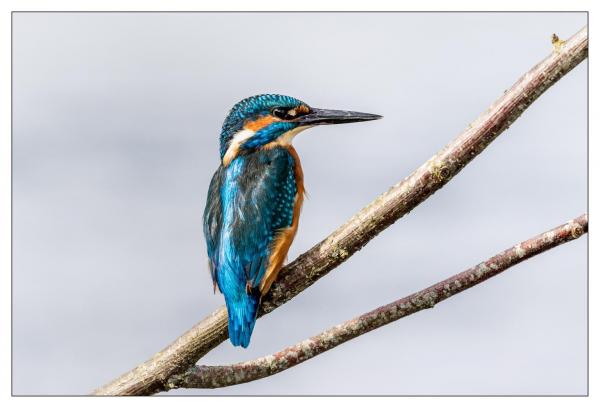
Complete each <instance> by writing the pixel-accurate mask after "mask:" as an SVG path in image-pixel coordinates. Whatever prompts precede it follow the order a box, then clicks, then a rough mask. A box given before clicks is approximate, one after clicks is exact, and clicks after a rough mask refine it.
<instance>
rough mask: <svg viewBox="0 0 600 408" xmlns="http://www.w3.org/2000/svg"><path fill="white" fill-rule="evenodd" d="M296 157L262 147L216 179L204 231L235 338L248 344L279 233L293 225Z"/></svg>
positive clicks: (214, 275) (209, 199) (230, 335)
mask: <svg viewBox="0 0 600 408" xmlns="http://www.w3.org/2000/svg"><path fill="white" fill-rule="evenodd" d="M294 166H295V162H294V158H293V157H292V155H291V154H290V153H289V152H288V151H287V149H285V148H283V147H276V148H273V149H268V150H258V151H255V152H253V153H249V154H244V155H241V156H239V157H237V158H236V159H235V160H233V161H232V162H231V163H230V164H229V166H227V167H226V168H224V167H223V166H220V167H219V169H218V170H217V172H216V173H215V175H214V176H213V181H212V182H211V187H210V189H209V196H208V200H207V202H209V203H211V204H210V205H207V207H206V211H205V221H204V231H205V235H206V237H207V243H208V253H209V258H210V263H211V272H212V274H213V279H215V280H216V283H217V285H218V287H219V290H220V291H221V292H222V293H223V295H224V296H225V303H226V305H227V310H228V311H229V337H230V339H231V342H232V343H233V345H235V346H238V345H241V346H242V347H247V346H248V343H249V341H250V335H251V334H252V330H253V328H254V322H255V320H256V312H257V309H258V305H259V301H260V296H261V293H260V291H259V290H258V287H259V285H260V282H261V280H262V279H263V277H264V274H265V270H266V268H267V266H268V260H269V255H270V248H271V245H272V243H273V240H274V239H275V238H276V236H277V232H278V231H280V230H282V229H284V228H286V227H289V226H290V225H291V223H292V218H293V209H294V203H295V198H296V193H297V186H296V180H295V177H294Z"/></svg>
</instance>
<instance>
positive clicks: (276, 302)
mask: <svg viewBox="0 0 600 408" xmlns="http://www.w3.org/2000/svg"><path fill="white" fill-rule="evenodd" d="M587 53H588V37H587V27H584V28H582V29H581V30H580V31H579V32H577V33H576V34H575V35H573V36H572V37H571V38H570V39H568V40H567V41H565V42H564V43H560V42H557V43H555V47H554V50H553V52H552V53H551V54H550V55H549V56H548V57H546V58H545V59H544V60H542V61H541V62H540V63H538V64H537V65H535V66H534V67H533V68H531V70H529V71H528V72H527V73H526V74H525V75H523V76H522V77H521V78H520V79H519V80H518V81H517V82H516V83H515V84H514V85H513V86H512V87H511V88H510V89H509V90H508V91H506V92H504V94H503V95H502V96H501V97H500V98H499V99H498V100H497V101H496V102H494V103H493V104H492V105H491V106H490V107H489V108H488V109H487V110H486V111H485V112H484V113H483V114H482V115H481V116H480V117H479V118H478V119H476V120H475V121H474V122H473V123H471V124H470V125H469V126H468V128H467V129H466V130H465V131H464V132H463V133H462V134H460V135H459V136H458V137H457V138H456V139H454V140H453V141H452V142H450V143H449V144H448V145H447V146H446V147H444V148H443V149H442V150H441V151H440V152H438V153H437V154H436V155H434V156H433V157H432V158H431V159H429V160H428V161H427V162H426V163H425V164H423V165H422V166H421V167H419V168H418V169H417V170H415V171H414V172H413V173H412V174H411V175H410V176H408V177H407V178H405V179H404V180H403V181H401V182H400V183H398V184H396V185H395V186H393V187H392V188H390V189H389V190H388V191H387V192H385V193H384V194H382V195H381V196H379V197H377V198H376V199H375V200H374V201H373V202H372V203H371V204H369V205H368V206H367V207H365V208H364V209H362V210H361V211H359V212H358V213H357V214H356V215H354V216H353V217H352V218H351V219H350V220H349V221H348V222H347V223H346V224H344V225H342V226H341V227H340V228H338V229H337V230H336V231H334V232H333V233H332V234H331V235H329V236H328V237H327V238H325V239H324V240H323V241H321V242H320V243H318V244H317V245H315V246H314V247H313V248H311V249H310V250H308V251H307V252H305V253H304V254H302V255H300V256H299V257H298V258H297V259H296V260H295V261H293V262H291V263H290V264H288V265H287V266H286V267H284V268H283V269H282V271H281V272H280V275H279V278H278V280H277V282H275V283H274V284H273V286H272V288H271V290H270V292H269V293H268V294H267V295H266V296H265V298H264V299H263V302H262V306H261V310H260V311H259V315H264V314H265V313H269V312H271V311H272V310H274V309H275V308H277V307H278V306H280V305H282V304H284V303H285V302H287V301H289V300H290V299H292V298H293V297H294V296H296V295H297V294H298V293H300V292H302V291H303V290H304V289H306V288H307V287H309V286H310V285H312V284H313V283H315V282H316V281H317V280H318V279H320V278H321V277H323V276H324V275H325V274H327V273H328V272H329V271H331V270H333V269H334V268H336V267H337V266H338V265H340V264H341V263H342V262H344V261H345V260H346V259H348V258H349V257H350V256H352V255H353V254H354V253H355V252H357V251H358V250H360V249H361V248H362V247H363V246H364V245H366V244H367V243H368V242H369V241H370V240H371V239H373V238H374V237H375V236H376V235H377V234H378V233H379V232H381V231H382V230H384V229H385V228H387V227H389V226H390V225H391V224H393V223H394V222H396V221H397V220H398V219H399V218H401V217H402V216H404V215H406V214H408V213H409V212H410V211H411V210H412V209H413V208H415V207H416V206H417V205H419V204H420V203H421V202H423V201H424V200H425V199H427V198H428V197H429V196H430V195H432V194H433V193H434V192H436V191H437V190H439V189H440V188H442V187H443V186H444V185H445V184H446V183H448V181H450V180H451V179H452V178H453V177H454V176H455V175H456V174H458V173H459V172H460V170H461V169H462V168H463V167H464V166H465V165H467V164H468V163H469V162H470V161H471V160H472V159H473V158H474V157H475V156H477V155H478V154H479V153H481V152H482V151H483V150H484V149H485V148H486V147H487V146H488V145H489V144H490V143H491V142H492V141H493V140H494V139H495V138H496V137H497V136H498V135H499V134H500V133H502V132H503V131H504V130H506V129H507V128H508V127H509V126H510V125H511V124H512V122H514V121H515V120H516V119H517V118H518V117H519V116H520V115H521V114H522V113H523V112H524V111H525V110H526V109H527V108H528V107H529V106H530V105H531V104H532V103H533V102H534V101H535V100H536V99H537V98H538V97H539V96H540V95H541V94H542V93H544V92H545V91H546V90H547V89H548V88H550V87H551V86H552V85H554V84H555V83H556V82H557V81H558V80H559V79H560V78H562V77H563V76H564V75H565V74H567V73H568V72H569V71H570V70H571V69H573V68H574V67H575V66H577V65H578V64H579V63H580V62H581V61H583V60H584V59H585V58H586V57H587ZM225 339H227V311H226V309H225V307H221V308H219V309H217V310H216V311H215V312H213V313H212V314H211V315H210V316H208V317H206V318H205V319H204V320H202V321H200V322H199V323H197V324H196V325H195V326H194V327H192V328H191V329H190V330H189V331H187V332H186V333H184V334H183V335H182V336H180V337H179V338H178V339H176V340H175V341H174V342H173V343H172V344H170V345H169V346H167V347H166V348H165V349H163V350H162V351H160V352H158V353H157V354H155V355H154V356H153V357H152V358H150V359H149V360H148V361H146V362H145V363H143V364H141V365H139V366H138V367H136V368H134V369H133V370H131V371H129V372H127V373H125V374H123V375H122V376H120V377H119V378H117V379H115V380H113V381H112V382H110V383H109V384H107V385H105V386H103V387H101V388H99V389H97V390H95V391H94V393H95V394H101V395H148V394H153V393H156V392H160V391H165V390H167V389H168V388H167V380H168V379H169V378H170V377H171V376H173V375H175V374H178V373H182V372H184V371H185V370H186V369H188V368H189V367H191V366H192V365H193V364H195V363H196V361H198V360H199V359H200V358H201V357H202V356H204V355H205V354H206V353H208V352H209V351H210V350H212V349H213V348H214V347H216V346H217V345H219V344H220V343H221V342H223V341H224V340H225Z"/></svg>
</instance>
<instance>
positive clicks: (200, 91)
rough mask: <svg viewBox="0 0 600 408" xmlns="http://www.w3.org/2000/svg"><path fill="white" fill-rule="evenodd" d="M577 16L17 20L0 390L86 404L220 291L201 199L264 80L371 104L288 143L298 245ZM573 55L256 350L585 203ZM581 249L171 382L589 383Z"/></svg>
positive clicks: (482, 254)
mask: <svg viewBox="0 0 600 408" xmlns="http://www.w3.org/2000/svg"><path fill="white" fill-rule="evenodd" d="M586 18H587V16H586V14H585V13H487V14H482V13H464V14H461V13H440V14H436V13H407V14H405V13H369V14H361V13H323V14H318V13H290V14H282V13H229V14H227V13H15V14H13V167H14V169H13V222H14V223H13V228H14V229H13V333H12V335H13V362H12V363H13V393H15V394H86V393H89V392H91V391H92V390H93V389H94V388H96V387H99V386H100V385H102V384H104V383H106V382H108V381H110V380H111V379H113V378H114V377H116V376H118V375H120V374H122V373H123V372H125V371H127V370H129V369H130V368H132V367H134V366H135V365H137V364H138V363H141V362H142V361H144V360H146V359H147V358H148V357H150V356H151V355H152V354H153V353H155V352H157V351H159V350H160V349H162V348H163V347H164V346H165V345H167V344H168V343H170V342H171V341H172V340H174V339H175V338H176V337H177V336H178V335H180V334H181V333H183V332H184V331H185V330H187V329H188V328H190V327H191V326H192V325H193V324H194V323H196V322H197V321H198V320H200V319H202V318H203V317H204V316H206V315H207V314H209V313H210V312H212V311H213V310H214V309H215V308H217V307H218V306H220V305H221V304H222V303H223V299H222V296H221V295H213V292H212V283H211V279H210V276H209V272H208V270H207V266H206V253H205V243H204V238H203V234H202V212H203V209H204V203H205V199H206V191H207V189H208V183H209V180H210V177H211V176H212V174H213V172H214V170H215V169H216V167H217V166H218V160H219V158H218V135H219V132H220V127H221V124H222V122H223V119H224V118H225V115H226V114H227V112H228V110H229V109H230V108H231V106H233V104H234V103H235V102H237V101H238V100H240V99H242V98H244V97H247V96H250V95H253V94H258V93H282V94H286V95H291V96H295V97H298V98H300V99H302V100H304V101H305V102H307V103H308V104H310V105H312V106H316V107H323V108H337V109H348V110H357V111H364V112H371V113H377V114H381V115H383V116H384V119H383V120H380V121H376V122H368V123H360V124H352V125H344V126H330V127H322V128H315V129H311V130H309V131H307V132H304V133H302V134H301V135H300V136H299V137H297V138H296V141H295V146H296V149H297V150H298V152H299V154H300V157H301V158H302V163H303V167H304V172H305V184H306V187H307V190H308V199H307V200H306V201H305V204H304V210H303V214H302V217H301V222H300V228H299V231H298V235H297V238H296V240H295V242H294V244H293V245H292V248H291V250H290V254H289V259H290V260H291V259H293V258H295V257H296V256H297V255H299V254H301V253H302V252H304V251H305V250H307V249H309V248H310V247H311V246H312V245H313V244H315V243H316V242H318V241H319V240H321V239H322V238H324V237H325V236H326V235H328V234H329V233H330V232H332V231H333V230H334V229H335V228H336V227H337V226H339V225H341V224H342V223H344V222H345V221H346V220H347V219H348V218H349V217H351V216H352V215H353V214H354V213H355V212H356V211H358V210H360V209H361V208H362V207H363V206H365V205H366V204H367V203H369V202H370V201H371V200H372V199H374V198H375V197H376V196H377V195H378V194H380V193H381V192H383V191H385V190H386V189H388V188H389V187H390V186H391V185H393V184H395V183H396V182H398V181H399V180H401V179H402V178H404V177H405V176H407V175H408V174H409V173H410V172H412V171H413V170H414V169H415V168H417V167H418V166H419V165H420V164H422V163H423V162H424V161H426V160H427V159H428V158H430V157H431V156H432V155H433V154H434V153H435V152H436V151H438V150H439V149H440V148H442V147H443V146H444V145H445V144H446V143H447V142H449V141H450V140H451V139H452V138H453V137H455V136H456V135H457V134H458V133H460V132H461V131H462V130H463V129H464V128H465V127H466V126H467V125H468V124H469V123H470V122H471V121H472V120H474V119H475V118H476V117H477V116H478V115H479V114H480V113H481V112H483V111H484V110H485V109H487V107H488V106H489V105H490V104H491V103H492V102H493V101H494V100H495V99H496V98H497V97H498V96H500V95H501V94H502V92H503V91H504V90H505V89H508V88H509V87H510V86H511V85H512V84H513V83H514V82H515V81H516V79H517V78H519V77H520V76H521V75H522V74H523V73H525V72H526V71H527V70H528V69H529V68H530V67H532V66H533V65H534V64H536V63H537V62H538V61H540V60H541V59H542V58H544V57H545V56H546V55H548V54H549V53H550V52H551V50H552V46H551V43H550V37H551V35H552V33H556V34H558V36H559V37H560V38H563V39H565V38H568V37H569V36H571V35H572V34H574V33H575V32H577V31H578V30H579V29H580V28H581V27H583V26H584V25H585V24H586ZM587 75H588V71H587V62H586V61H585V62H583V63H582V64H580V65H579V66H578V67H576V68H575V69H574V70H573V71H572V72H571V73H569V74H568V75H567V76H566V77H565V78H564V79H562V80H561V81H560V82H559V83H557V84H556V85H555V86H553V87H552V88H551V89H550V90H549V91H548V92H546V93H545V94H544V95H542V97H541V98H540V99H539V100H538V101H537V102H535V103H534V104H533V105H532V106H531V107H530V108H529V109H528V110H527V111H526V112H525V114H524V115H523V116H522V117H521V118H520V119H519V120H517V121H516V122H515V123H514V124H513V125H512V126H511V128H510V129H509V130H508V131H506V132H505V133H504V134H503V135H502V136H500V137H499V139H497V140H496V141H495V142H494V143H493V144H492V145H491V146H490V147H489V148H488V149H486V150H485V152H484V153H482V154H481V155H480V156H478V157H477V158H476V159H475V160H474V161H473V162H472V163H471V164H470V165H469V166H467V167H466V168H465V169H464V170H463V171H462V173H461V174H460V175H459V176H458V177H456V178H454V179H453V180H452V181H451V182H450V183H449V184H448V185H447V186H446V187H445V188H443V189H442V190H441V191H439V192H438V193H436V194H435V195H434V196H432V197H430V198H429V199H428V200H427V201H426V202H425V203H423V204H422V205H420V206H419V207H418V208H416V209H415V210H414V211H412V212H411V213H410V214H409V215H407V216H406V217H404V218H402V219H401V220H400V221H399V222H397V223H396V224H395V225H393V226H392V227H390V228H389V229H387V230H386V231H384V232H383V233H382V234H381V235H380V236H378V237H377V238H376V239H375V240H373V241H372V242H371V243H370V244H369V245H368V246H366V247H365V248H364V249H363V250H362V251H360V252H359V253H357V254H356V255H355V256H353V257H352V258H350V259H349V260H348V261H347V262H346V263H344V264H343V265H342V266H340V267H339V268H337V269H336V270H335V271H333V272H331V273H330V274H329V275H327V277H325V278H323V279H322V280H320V281H319V282H318V283H317V284H315V285H314V286H312V287H311V288H309V289H308V290H306V291H305V292H304V293H302V294H301V295H300V296H298V297H297V298H295V299H293V300H292V301H291V302H289V303H288V304H286V305H284V306H283V307H281V308H279V309H278V310H276V311H275V312H274V313H272V314H270V315H268V316H266V317H264V318H262V319H260V320H259V321H258V323H257V325H256V328H255V331H254V334H253V338H252V343H251V345H250V347H249V348H248V349H247V350H244V349H241V348H234V347H232V346H231V344H230V343H229V342H225V343H223V344H221V345H220V346H219V347H217V348H216V349H215V350H213V351H212V352H211V353H209V354H208V355H207V356H206V357H205V358H204V359H203V360H202V363H203V364H228V363H234V362H239V361H244V360H247V359H251V358H256V357H259V356H263V355H265V354H270V353H273V352H276V351H279V350H280V349H282V348H284V347H286V346H288V345H291V344H294V343H296V342H298V341H301V340H303V339H305V338H307V337H309V336H312V335H314V334H317V333H319V332H321V331H323V330H325V329H327V328H329V327H330V326H333V325H335V324H338V323H341V322H343V321H345V320H348V319H350V318H352V317H354V316H356V315H358V314H361V313H363V312H366V311H368V310H371V309H373V308H375V307H378V306H380V305H382V304H384V303H388V302H390V301H393V300H395V299H397V298H400V297H402V296H404V295H407V294H409V293H412V292H413V291H416V290H419V289H422V288H424V287H426V286H428V285H430V284H432V283H435V282H436V281H438V280H441V279H443V278H446V277H448V276H450V275H451V274H454V273H457V272H460V271H462V270H463V269H466V268H468V267H470V266H472V265H474V264H476V263H478V262H480V261H482V260H484V259H487V258H488V257H489V256H491V255H493V254H495V253H497V252H499V251H501V250H503V249H505V248H506V247H509V246H511V245H513V244H515V243H517V242H519V241H521V240H524V239H526V238H529V237H530V236H533V235H535V234H538V233H540V232H543V231H545V230H547V229H549V228H552V227H554V226H556V225H559V224H562V223H564V222H566V221H568V220H569V219H571V218H573V217H576V216H578V215H580V214H581V213H583V212H585V211H586V207H587V191H586V187H587V172H586V166H587ZM586 259H587V238H586V237H585V236H584V237H583V238H581V239H578V240H576V241H575V242H571V243H568V244H566V245H563V246H560V247H559V248H557V249H555V250H552V251H550V252H548V253H545V254H543V255H541V256H538V257H535V258H533V259H531V260H529V261H527V262H525V263H523V264H521V265H518V266H517V267H514V268H512V269H511V270H509V271H507V272H505V273H503V274H502V275H500V276H498V277H496V278H494V279H492V280H490V281H488V282H486V283H484V284H482V285H479V286H477V287H476V288H474V289H471V290H469V291H467V292H465V293H463V294H460V295H459V296H456V297H453V298H452V299H449V300H448V301H445V302H443V303H442V304H440V305H439V306H436V308H435V309H433V310H428V311H424V312H422V313H418V314H416V315H413V316H410V317H408V318H405V319H402V320H401V321H398V322H395V323H393V324H390V325H388V326H386V327H384V328H382V329H379V330H376V331H374V332H371V333H369V334H367V335H364V336H362V337H359V338H358V339H355V340H352V341H350V342H348V343H346V344H344V345H342V346H340V347H338V348H336V349H334V350H332V351H330V352H327V353H325V354H323V355H320V356H318V357H317V358H315V359H313V360H310V361H308V362H306V363H304V364H301V365H300V366H298V367H295V368H293V369H290V370H288V371H285V372H283V373H281V374H278V375H276V376H273V377H270V378H267V379H263V380H260V381H256V382H252V383H248V384H243V385H238V386H234V387H230V388H225V389H217V390H188V391H186V390H178V391H174V392H171V393H169V394H172V395H180V394H198V395H214V394H245V395H248V394H252V395H254V394H285V395H287V394H295V395H300V394H502V395H504V394H519V395H521V394H585V393H586V392H587V263H586Z"/></svg>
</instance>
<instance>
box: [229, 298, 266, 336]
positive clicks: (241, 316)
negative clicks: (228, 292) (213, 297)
mask: <svg viewBox="0 0 600 408" xmlns="http://www.w3.org/2000/svg"><path fill="white" fill-rule="evenodd" d="M225 300H226V303H227V314H228V316H229V339H230V340H231V343H232V344H233V345H234V346H242V347H244V348H246V347H248V344H250V336H252V330H253V329H254V323H255V322H256V313H257V311H258V304H259V303H260V295H258V294H254V293H245V292H244V293H241V294H240V296H235V297H232V298H230V299H227V298H225Z"/></svg>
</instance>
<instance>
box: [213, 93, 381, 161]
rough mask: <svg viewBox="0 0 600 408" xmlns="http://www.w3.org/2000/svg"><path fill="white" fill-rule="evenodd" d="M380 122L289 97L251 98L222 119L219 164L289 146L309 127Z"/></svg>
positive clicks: (268, 95)
mask: <svg viewBox="0 0 600 408" xmlns="http://www.w3.org/2000/svg"><path fill="white" fill-rule="evenodd" d="M380 118H381V116H379V115H373V114H370V113H361V112H352V111H342V110H331V109H318V108H312V107H310V106H309V105H307V104H306V103H304V102H302V101H300V100H298V99H296V98H292V97H291V96H285V95H275V94H265V95H256V96H251V97H249V98H246V99H244V100H242V101H240V102H238V103H237V104H235V106H234V107H233V108H232V109H231V111H230V112H229V114H228V115H227V118H225V122H224V123H223V129H222V131H221V149H220V151H221V160H222V161H223V165H224V166H227V165H228V164H229V163H230V162H231V161H232V160H233V159H234V158H235V157H237V156H238V154H240V153H241V152H244V151H249V150H253V149H258V148H263V147H269V146H275V145H287V144H290V143H291V141H292V139H293V138H294V136H296V135H297V134H298V133H300V132H301V131H303V130H305V129H308V128H310V127H312V126H316V125H330V124H338V123H350V122H363V121H367V120H375V119H380Z"/></svg>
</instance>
